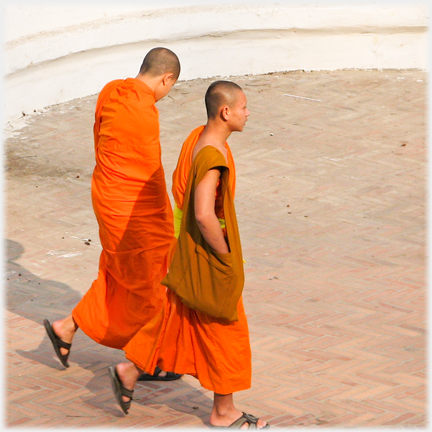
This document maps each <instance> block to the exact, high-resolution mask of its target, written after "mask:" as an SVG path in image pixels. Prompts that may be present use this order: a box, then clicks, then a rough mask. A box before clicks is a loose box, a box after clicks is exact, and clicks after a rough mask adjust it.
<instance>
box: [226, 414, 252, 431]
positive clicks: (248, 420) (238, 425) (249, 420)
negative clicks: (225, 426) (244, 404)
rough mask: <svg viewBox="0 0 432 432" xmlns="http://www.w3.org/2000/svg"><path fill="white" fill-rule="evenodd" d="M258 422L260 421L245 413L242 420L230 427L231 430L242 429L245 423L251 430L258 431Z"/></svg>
mask: <svg viewBox="0 0 432 432" xmlns="http://www.w3.org/2000/svg"><path fill="white" fill-rule="evenodd" d="M258 420H259V419H258V418H257V417H255V416H253V415H252V414H247V413H245V412H244V413H243V415H242V416H241V417H240V418H238V419H237V420H236V421H235V422H234V423H232V424H231V425H230V426H229V428H232V429H240V428H241V427H242V426H243V425H244V424H245V423H249V429H257V423H258Z"/></svg>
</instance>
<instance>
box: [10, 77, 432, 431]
mask: <svg viewBox="0 0 432 432" xmlns="http://www.w3.org/2000/svg"><path fill="white" fill-rule="evenodd" d="M426 79H427V73H426V72H421V71H340V72H313V73H306V72H291V73H279V74H270V75H262V76H248V77H241V78H234V79H233V80H235V81H236V82H237V83H239V84H240V85H241V86H242V87H243V88H244V90H245V92H246V94H247V96H248V100H249V108H250V111H251V115H250V119H249V122H248V123H247V125H246V128H245V131H244V132H243V133H241V134H234V135H233V136H232V137H231V139H230V145H231V147H232V150H233V153H234V157H235V160H236V167H237V173H238V178H237V194H236V209H237V213H238V218H239V224H240V230H241V236H242V244H243V248H244V256H245V259H246V260H247V263H246V265H245V270H246V285H245V291H244V300H245V307H246V312H247V315H248V318H249V326H250V335H251V343H252V351H253V384H252V389H251V390H249V391H245V392H241V393H239V394H237V395H236V396H235V398H236V401H237V404H238V407H239V408H240V409H242V410H244V411H247V412H251V413H253V414H255V415H257V416H263V417H264V418H265V419H266V420H267V421H269V422H271V424H272V427H274V428H277V427H292V426H296V427H308V426H309V427H312V426H315V427H317V426H318V427H324V428H329V427H330V428H331V427H376V426H403V427H424V426H425V425H426V389H425V385H426V375H425V373H426V372H425V367H426V361H425V357H426V353H425V348H426V323H425V321H426V287H425V267H426V263H425V252H426V248H425V240H426V238H425V237H426V233H425V229H426V216H425V207H426V180H425V179H426V169H427V167H426V143H425V135H426V99H427V92H426ZM210 82H211V81H210V80H195V81H190V82H182V83H179V84H178V85H176V87H175V88H174V90H173V91H172V93H170V96H169V97H167V98H165V99H164V100H162V101H160V102H159V103H158V107H159V110H160V120H161V142H162V148H163V161H164V166H165V172H166V176H167V182H168V186H169V188H170V187H171V174H172V171H173V169H174V167H175V164H176V162H177V156H178V153H179V150H180V146H181V144H182V142H183V140H184V139H185V138H186V136H187V135H188V133H189V132H190V131H191V130H192V128H194V127H196V126H198V125H200V124H202V123H203V122H205V110H204V103H203V97H204V93H205V90H206V88H207V87H208V85H209V83H210ZM29 97H30V95H29ZM95 101H96V96H91V97H87V98H84V99H80V100H75V101H72V102H70V103H65V104H62V105H58V106H53V107H50V108H49V109H47V110H46V111H45V112H44V113H41V114H39V115H36V114H35V115H33V116H29V117H28V119H27V120H26V118H27V116H26V118H25V119H24V120H26V123H27V127H25V128H23V129H22V130H20V131H18V132H16V133H13V131H12V132H9V133H8V136H9V139H8V140H7V143H6V144H7V149H6V150H7V165H6V168H5V169H6V173H5V187H6V194H5V199H6V202H5V209H6V216H7V222H6V229H5V235H6V253H7V263H6V278H7V303H6V304H5V306H6V309H7V310H6V312H5V316H6V324H7V326H6V330H7V332H6V345H5V351H6V352H5V355H6V373H7V382H6V390H7V392H6V393H7V394H6V397H5V403H6V405H5V410H4V412H5V416H6V425H7V426H9V427H22V428H30V427H35V426H39V427H49V428H59V427H69V428H71V427H93V426H98V427H100V426H103V427H106V428H108V427H121V428H126V427H133V428H144V427H158V428H161V427H162V428H168V427H170V428H172V427H177V428H178V427H181V428H188V429H190V428H198V427H208V417H209V413H210V410H211V406H212V393H211V392H208V391H206V390H204V389H202V388H201V387H200V385H199V383H198V382H197V381H196V380H195V379H194V378H192V377H188V376H185V377H183V378H182V379H181V380H180V381H176V382H172V383H167V384H164V383H148V384H144V383H142V384H139V385H138V386H137V390H136V400H135V401H134V402H133V404H132V407H131V409H130V412H129V415H128V416H124V415H123V414H122V413H121V411H120V410H119V408H118V406H117V404H116V403H115V400H114V398H113V395H112V391H111V388H110V383H109V378H108V374H107V368H108V366H110V365H112V364H114V363H116V362H119V361H121V360H122V359H123V355H122V352H121V351H116V350H113V349H109V348H106V347H102V346H99V345H97V344H96V343H95V342H93V341H92V340H90V339H89V338H88V337H87V336H85V335H84V334H83V333H82V332H79V333H78V334H77V336H76V338H75V341H74V346H73V351H72V354H71V357H70V362H71V367H70V368H69V369H67V370H65V369H63V367H62V366H61V365H60V363H59V362H58V361H57V360H56V358H55V356H54V353H53V349H52V346H51V344H50V342H49V340H48V338H47V337H46V336H45V333H44V329H43V327H42V320H43V319H44V318H49V319H50V320H55V319H57V318H59V317H63V316H65V315H67V314H69V312H70V311H71V310H72V308H73V307H74V305H75V304H76V303H77V302H78V301H79V299H80V298H81V296H82V295H83V294H84V293H85V292H86V290H87V289H88V287H89V286H90V284H91V283H92V281H93V279H94V278H95V277H96V273H97V268H98V259H99V254H100V244H99V240H98V229H97V224H96V220H95V217H94V214H93V211H92V207H91V200H90V179H91V174H92V170H93V166H94V156H93V142H92V141H93V138H92V126H93V118H94V105H95ZM88 243H89V244H88Z"/></svg>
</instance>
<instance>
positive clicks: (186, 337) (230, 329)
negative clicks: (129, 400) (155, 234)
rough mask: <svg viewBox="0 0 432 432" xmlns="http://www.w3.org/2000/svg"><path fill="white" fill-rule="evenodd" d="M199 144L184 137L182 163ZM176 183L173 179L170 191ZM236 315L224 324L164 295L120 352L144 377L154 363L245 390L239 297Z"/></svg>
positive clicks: (218, 388)
mask: <svg viewBox="0 0 432 432" xmlns="http://www.w3.org/2000/svg"><path fill="white" fill-rule="evenodd" d="M194 132H195V131H194ZM198 139H199V135H198V136H197V134H196V133H195V134H194V133H192V134H191V135H190V136H189V137H188V139H187V140H186V141H185V143H184V145H183V148H182V152H181V156H180V157H181V158H184V160H188V157H189V156H188V153H189V152H190V154H191V153H192V151H193V148H194V145H195V144H196V142H197V141H198ZM191 140H192V141H194V142H191ZM228 166H229V165H228ZM230 179H231V177H230ZM175 182H176V178H175V177H174V178H173V187H175ZM184 190H185V189H183V194H184ZM178 192H179V193H180V194H181V193H182V191H181V190H180V191H178ZM175 241H176V240H174V243H175ZM237 312H238V321H234V322H230V323H228V324H227V322H226V321H221V320H218V319H216V318H212V317H211V316H209V315H207V314H205V313H202V312H198V311H195V310H193V309H190V308H188V307H187V306H186V305H184V304H183V303H182V301H181V300H180V298H179V297H178V296H177V295H176V294H175V293H173V292H172V291H171V290H168V291H167V303H166V309H165V313H163V312H161V313H160V314H159V316H158V317H155V319H154V320H153V321H152V322H150V323H149V324H147V325H146V326H144V327H143V328H142V329H141V330H140V331H139V332H138V333H137V334H136V335H135V336H134V338H132V339H131V341H130V342H129V343H128V344H127V345H126V347H125V348H124V350H125V353H126V357H127V358H128V359H129V360H131V361H132V362H134V363H135V364H136V365H137V366H139V367H140V368H141V369H143V370H144V371H145V372H147V373H153V371H154V368H155V366H156V364H157V365H158V366H159V367H160V368H161V369H163V370H167V371H172V372H176V373H181V374H189V375H192V376H194V377H196V378H197V379H198V380H199V381H200V384H201V385H202V386H203V387H204V388H206V389H208V390H211V391H214V392H215V393H219V394H229V393H234V392H237V391H241V390H247V389H248V388H250V386H251V376H252V367H251V350H250V342H249V330H248V325H247V319H246V314H245V311H244V307H243V301H242V298H240V301H239V303H238V309H237Z"/></svg>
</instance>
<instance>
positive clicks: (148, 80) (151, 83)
mask: <svg viewBox="0 0 432 432" xmlns="http://www.w3.org/2000/svg"><path fill="white" fill-rule="evenodd" d="M135 79H137V80H138V81H141V82H143V83H144V84H145V85H146V86H147V87H149V88H150V90H151V91H152V92H153V93H154V92H155V89H156V87H157V84H158V83H159V81H158V79H157V77H150V76H148V75H142V74H138V75H137V76H136V77H135Z"/></svg>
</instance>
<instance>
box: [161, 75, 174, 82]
mask: <svg viewBox="0 0 432 432" xmlns="http://www.w3.org/2000/svg"><path fill="white" fill-rule="evenodd" d="M173 80H174V74H173V73H166V74H165V75H163V77H162V82H163V85H167V84H168V83H169V82H170V81H173Z"/></svg>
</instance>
